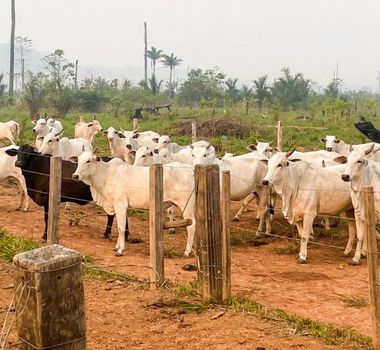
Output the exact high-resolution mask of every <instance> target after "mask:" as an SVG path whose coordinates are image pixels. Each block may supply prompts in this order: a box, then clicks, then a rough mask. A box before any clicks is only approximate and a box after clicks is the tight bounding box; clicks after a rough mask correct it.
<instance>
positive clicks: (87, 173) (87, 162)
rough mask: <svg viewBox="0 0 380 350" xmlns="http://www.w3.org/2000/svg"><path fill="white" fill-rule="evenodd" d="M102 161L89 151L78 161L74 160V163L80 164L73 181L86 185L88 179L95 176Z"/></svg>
mask: <svg viewBox="0 0 380 350" xmlns="http://www.w3.org/2000/svg"><path fill="white" fill-rule="evenodd" d="M101 160H102V159H101V158H100V157H97V156H96V155H94V154H93V153H92V152H89V151H86V152H83V153H82V154H81V155H80V156H79V157H77V158H76V159H72V161H77V164H78V165H77V168H76V170H75V172H74V173H73V175H72V179H73V180H76V181H83V182H85V183H86V180H87V179H89V178H90V177H91V176H94V175H95V172H96V164H97V163H99V162H100V161H101Z"/></svg>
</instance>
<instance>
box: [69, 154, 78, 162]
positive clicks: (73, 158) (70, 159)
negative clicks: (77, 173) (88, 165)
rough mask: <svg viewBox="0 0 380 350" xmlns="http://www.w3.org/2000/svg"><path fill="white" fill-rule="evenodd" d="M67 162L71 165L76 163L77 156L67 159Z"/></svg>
mask: <svg viewBox="0 0 380 350" xmlns="http://www.w3.org/2000/svg"><path fill="white" fill-rule="evenodd" d="M69 161H70V162H71V163H78V157H77V156H72V157H70V158H69Z"/></svg>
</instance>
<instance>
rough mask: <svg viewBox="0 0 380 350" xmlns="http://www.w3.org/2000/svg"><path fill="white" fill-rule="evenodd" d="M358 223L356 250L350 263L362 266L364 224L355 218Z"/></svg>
mask: <svg viewBox="0 0 380 350" xmlns="http://www.w3.org/2000/svg"><path fill="white" fill-rule="evenodd" d="M355 221H356V237H357V242H356V250H355V255H354V257H353V259H352V260H351V261H350V265H353V266H355V265H359V264H360V255H361V252H362V245H363V236H364V222H363V221H361V220H360V219H358V218H355Z"/></svg>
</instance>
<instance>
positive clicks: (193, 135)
mask: <svg viewBox="0 0 380 350" xmlns="http://www.w3.org/2000/svg"><path fill="white" fill-rule="evenodd" d="M195 141H197V122H195V121H192V122H191V143H194V142H195Z"/></svg>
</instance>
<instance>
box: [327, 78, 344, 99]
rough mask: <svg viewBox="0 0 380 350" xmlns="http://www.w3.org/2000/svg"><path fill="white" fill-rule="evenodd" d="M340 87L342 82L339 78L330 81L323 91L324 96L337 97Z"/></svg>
mask: <svg viewBox="0 0 380 350" xmlns="http://www.w3.org/2000/svg"><path fill="white" fill-rule="evenodd" d="M341 85H342V80H341V79H340V78H334V79H332V80H331V81H330V83H329V85H327V87H326V89H325V95H326V96H328V97H332V98H337V97H338V96H339V90H340V87H341Z"/></svg>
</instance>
